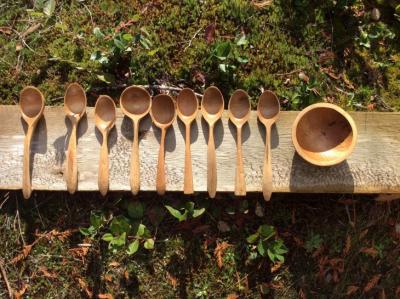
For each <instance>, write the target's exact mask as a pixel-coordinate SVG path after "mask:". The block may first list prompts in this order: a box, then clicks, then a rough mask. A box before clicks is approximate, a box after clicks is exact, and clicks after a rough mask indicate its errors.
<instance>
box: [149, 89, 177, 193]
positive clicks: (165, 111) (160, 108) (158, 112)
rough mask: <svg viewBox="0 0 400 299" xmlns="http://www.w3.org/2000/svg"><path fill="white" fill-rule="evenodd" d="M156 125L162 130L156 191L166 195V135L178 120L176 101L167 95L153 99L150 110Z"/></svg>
mask: <svg viewBox="0 0 400 299" xmlns="http://www.w3.org/2000/svg"><path fill="white" fill-rule="evenodd" d="M150 115H151V118H152V120H153V122H154V124H155V125H156V126H157V127H159V128H160V129H161V141H160V151H159V153H158V166H157V178H156V190H157V193H158V194H159V195H164V194H165V150H164V147H165V135H166V133H167V129H168V127H170V126H171V125H172V123H173V122H174V120H175V118H176V110H175V103H174V100H173V99H172V98H171V97H170V96H169V95H165V94H159V95H157V96H155V97H154V98H153V102H152V105H151V110H150Z"/></svg>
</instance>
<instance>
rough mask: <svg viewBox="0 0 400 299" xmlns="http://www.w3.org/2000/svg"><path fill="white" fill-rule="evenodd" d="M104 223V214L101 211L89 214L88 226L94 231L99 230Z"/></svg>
mask: <svg viewBox="0 0 400 299" xmlns="http://www.w3.org/2000/svg"><path fill="white" fill-rule="evenodd" d="M103 222H104V214H103V213H102V212H101V211H92V212H91V213H90V225H91V226H93V227H94V228H95V229H98V228H100V227H101V226H102V225H103Z"/></svg>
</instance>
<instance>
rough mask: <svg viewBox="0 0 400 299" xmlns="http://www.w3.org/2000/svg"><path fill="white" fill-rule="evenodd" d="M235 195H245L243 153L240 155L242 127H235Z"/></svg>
mask: <svg viewBox="0 0 400 299" xmlns="http://www.w3.org/2000/svg"><path fill="white" fill-rule="evenodd" d="M235 195H236V196H245V195H246V182H245V178H244V167H243V155H242V127H241V126H239V127H237V154H236V184H235Z"/></svg>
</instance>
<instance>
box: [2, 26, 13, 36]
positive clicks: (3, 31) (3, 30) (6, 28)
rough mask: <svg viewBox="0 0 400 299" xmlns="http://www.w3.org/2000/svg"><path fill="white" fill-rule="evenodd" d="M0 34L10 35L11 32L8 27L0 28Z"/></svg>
mask: <svg viewBox="0 0 400 299" xmlns="http://www.w3.org/2000/svg"><path fill="white" fill-rule="evenodd" d="M0 33H3V34H5V35H10V34H11V33H12V30H11V28H10V27H0Z"/></svg>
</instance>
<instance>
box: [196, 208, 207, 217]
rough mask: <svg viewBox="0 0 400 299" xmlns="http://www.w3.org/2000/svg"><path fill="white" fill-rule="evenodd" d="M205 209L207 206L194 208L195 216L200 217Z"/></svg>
mask: <svg viewBox="0 0 400 299" xmlns="http://www.w3.org/2000/svg"><path fill="white" fill-rule="evenodd" d="M205 211H206V209H205V208H201V209H194V210H193V218H196V217H199V216H200V215H202V214H203V213H204V212H205Z"/></svg>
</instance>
